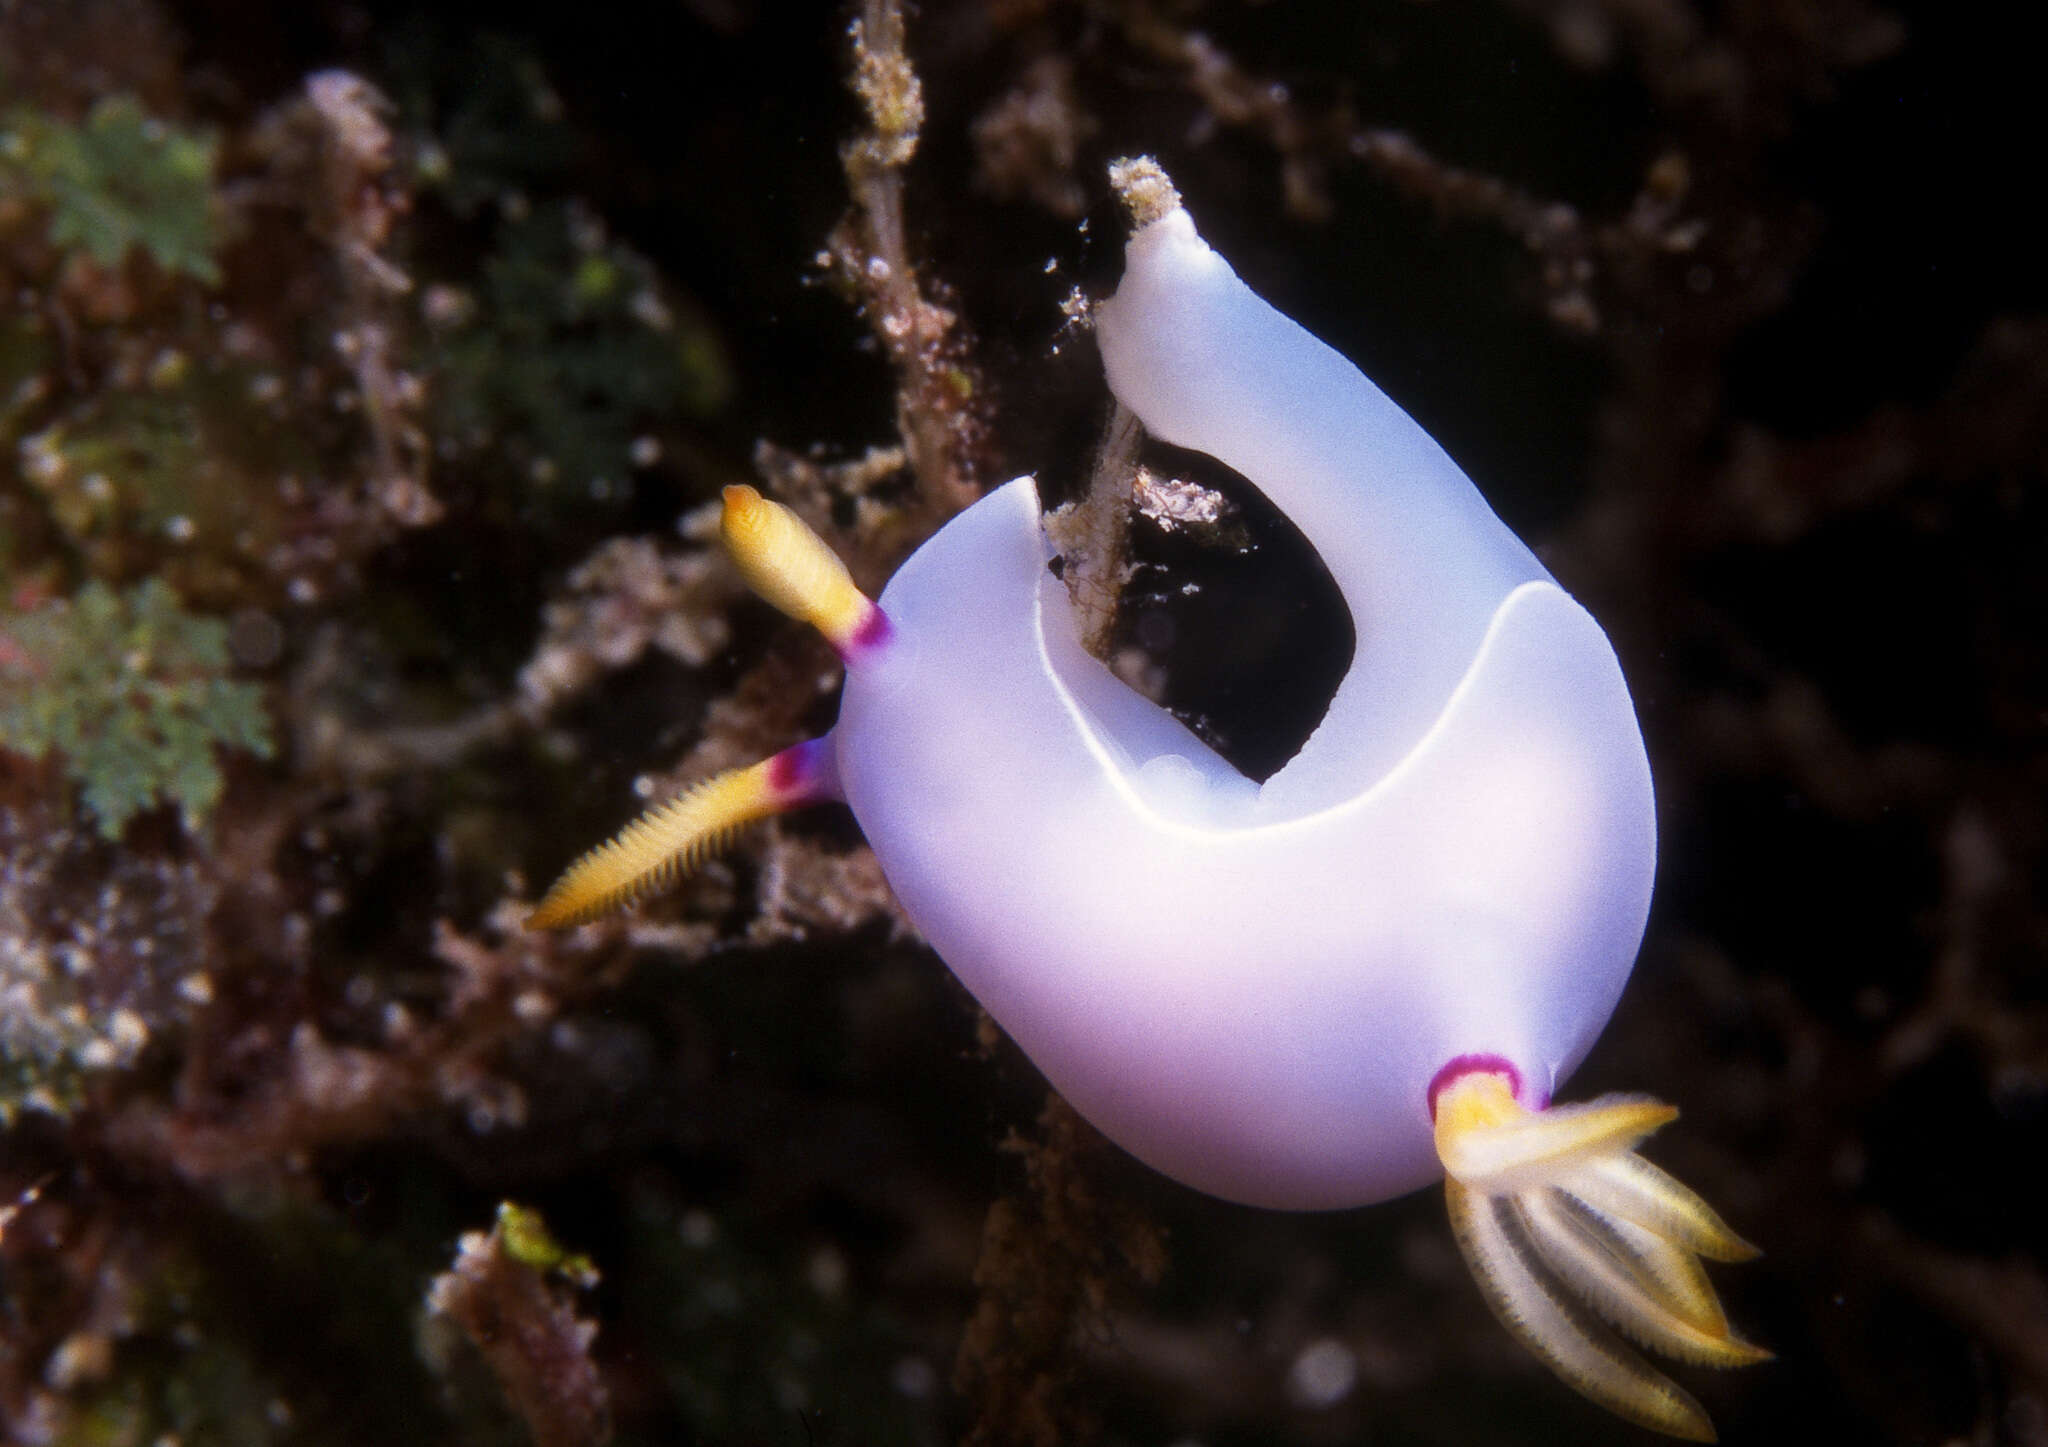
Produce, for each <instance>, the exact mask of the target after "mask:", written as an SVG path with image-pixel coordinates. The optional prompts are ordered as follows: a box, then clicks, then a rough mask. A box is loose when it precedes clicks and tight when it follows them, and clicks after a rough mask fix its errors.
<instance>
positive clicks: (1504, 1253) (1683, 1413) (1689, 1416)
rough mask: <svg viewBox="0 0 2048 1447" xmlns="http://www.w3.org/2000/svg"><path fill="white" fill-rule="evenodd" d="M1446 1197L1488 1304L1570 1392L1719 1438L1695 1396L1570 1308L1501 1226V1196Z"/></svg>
mask: <svg viewBox="0 0 2048 1447" xmlns="http://www.w3.org/2000/svg"><path fill="white" fill-rule="evenodd" d="M1444 1199H1445V1203H1446V1204H1447V1205H1448V1206H1449V1208H1450V1216H1451V1231H1452V1234H1454V1235H1455V1236H1456V1237H1457V1240H1458V1249H1459V1251H1460V1252H1462V1253H1463V1254H1464V1257H1465V1263H1466V1265H1468V1266H1469V1267H1470V1268H1471V1270H1472V1275H1473V1277H1474V1279H1475V1280H1477V1281H1478V1283H1479V1289H1480V1291H1481V1292H1482V1293H1483V1294H1484V1295H1485V1297H1486V1304H1487V1305H1488V1306H1489V1307H1491V1308H1492V1309H1493V1314H1494V1315H1495V1316H1496V1317H1498V1318H1499V1319H1500V1323H1501V1325H1502V1326H1505V1327H1506V1328H1507V1329H1508V1331H1509V1332H1510V1333H1511V1334H1512V1335H1513V1336H1514V1337H1515V1339H1516V1340H1517V1341H1519V1342H1521V1344H1522V1345H1523V1346H1525V1347H1527V1348H1528V1349H1529V1351H1530V1352H1532V1353H1533V1354H1534V1355H1535V1356H1536V1358H1537V1359H1538V1360H1539V1361H1541V1362H1542V1363H1543V1364H1544V1365H1545V1366H1547V1367H1549V1368H1550V1369H1551V1371H1553V1372H1555V1373H1556V1374H1557V1375H1558V1377H1559V1378H1560V1379H1561V1380H1562V1381H1563V1382H1564V1383H1565V1384H1566V1385H1567V1386H1569V1387H1571V1388H1573V1389H1574V1390H1576V1391H1578V1392H1581V1393H1583V1394H1584V1395H1585V1396H1587V1397H1589V1398H1591V1399H1592V1400H1593V1401H1595V1402H1598V1403H1599V1404H1600V1405H1601V1406H1603V1407H1605V1408H1606V1409H1607V1410H1608V1411H1610V1412H1613V1413H1614V1414H1615V1415H1616V1416H1619V1417H1625V1418H1627V1419H1628V1420H1629V1421H1631V1422H1635V1423H1637V1424H1638V1425H1640V1426H1644V1427H1648V1428H1650V1429H1652V1430H1653V1431H1658V1432H1665V1433H1668V1434H1670V1435H1671V1436H1673V1437H1683V1438H1685V1439H1687V1440H1688V1441H1693V1442H1712V1441H1713V1440H1715V1439H1714V1424H1713V1423H1712V1422H1711V1421H1709V1420H1708V1418H1707V1414H1706V1411H1705V1409H1703V1408H1702V1407H1701V1406H1700V1404H1699V1403H1698V1402H1696V1401H1694V1400H1693V1398H1692V1396H1691V1394H1690V1393H1688V1392H1687V1391H1686V1390H1685V1389H1684V1388H1683V1387H1680V1386H1679V1385H1678V1384H1677V1383H1676V1382H1673V1381H1672V1380H1671V1379H1670V1378H1668V1377H1666V1376H1665V1375H1664V1374H1663V1373H1661V1372H1659V1371H1657V1370H1656V1369H1655V1368H1654V1367H1652V1366H1650V1364H1649V1363H1647V1362H1645V1361H1644V1360H1643V1359H1642V1358H1641V1357H1639V1356H1637V1355H1636V1354H1635V1353H1634V1352H1632V1351H1630V1350H1629V1349H1628V1348H1627V1347H1626V1346H1624V1345H1623V1344H1622V1343H1621V1342H1619V1341H1618V1340H1616V1339H1615V1338H1614V1336H1613V1334H1612V1333H1610V1332H1607V1331H1606V1330H1604V1329H1603V1328H1601V1327H1599V1326H1598V1325H1597V1324H1595V1323H1593V1322H1589V1321H1586V1320H1585V1319H1583V1318H1582V1317H1580V1316H1579V1315H1578V1314H1576V1313H1574V1312H1572V1311H1571V1310H1570V1309H1569V1308H1568V1307H1567V1306H1566V1305H1565V1304H1564V1302H1563V1301H1562V1300H1561V1299H1560V1298H1559V1296H1558V1295H1557V1292H1556V1290H1555V1289H1554V1287H1553V1286H1552V1285H1551V1284H1550V1283H1549V1282H1546V1281H1545V1280H1543V1278H1542V1277H1541V1276H1540V1275H1539V1274H1538V1273H1537V1271H1536V1270H1535V1269H1534V1267H1533V1266H1532V1265H1531V1263H1530V1261H1529V1258H1528V1254H1527V1248H1526V1247H1525V1246H1523V1245H1521V1244H1520V1243H1518V1242H1517V1241H1516V1240H1515V1238H1514V1236H1513V1235H1511V1234H1510V1233H1509V1231H1508V1229H1507V1227H1506V1226H1505V1225H1503V1224H1502V1222H1501V1219H1500V1216H1499V1214H1498V1203H1497V1200H1496V1198H1494V1197H1491V1196H1487V1195H1484V1194H1482V1193H1481V1192H1478V1191H1475V1190H1472V1189H1470V1188H1468V1187H1465V1186H1461V1185H1459V1184H1458V1183H1457V1182H1456V1181H1455V1180H1447V1181H1445V1182H1444Z"/></svg>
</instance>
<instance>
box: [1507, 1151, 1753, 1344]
mask: <svg viewBox="0 0 2048 1447" xmlns="http://www.w3.org/2000/svg"><path fill="white" fill-rule="evenodd" d="M1516 1205H1517V1206H1518V1207H1520V1209H1521V1212H1522V1219H1523V1220H1524V1221H1525V1222H1526V1223H1527V1224H1528V1227H1529V1240H1530V1244H1531V1245H1533V1246H1534V1247H1535V1248H1536V1254H1537V1255H1538V1256H1539V1257H1540V1258H1541V1259H1542V1261H1543V1264H1544V1265H1545V1266H1548V1267H1549V1268H1550V1269H1551V1271H1552V1272H1553V1273H1554V1274H1555V1275H1556V1276H1557V1278H1558V1279H1559V1280H1560V1281H1562V1282H1563V1283H1564V1284H1565V1285H1566V1286H1568V1287H1570V1288H1571V1289H1572V1290H1573V1291H1574V1292H1576V1293H1577V1294H1578V1295H1579V1296H1580V1297H1581V1298H1583V1299H1584V1300H1585V1302H1586V1303H1587V1304H1588V1305H1589V1306H1591V1307H1592V1308H1593V1310H1594V1311H1596V1312H1598V1313H1599V1314H1600V1316H1601V1317H1602V1318H1604V1319H1605V1320H1607V1321H1610V1322H1612V1323H1613V1324H1614V1325H1615V1327H1616V1328H1618V1329H1619V1330H1620V1332H1621V1334H1622V1335H1623V1336H1626V1337H1628V1338H1629V1339H1630V1340H1631V1341H1634V1342H1636V1343H1637V1344H1638V1345H1641V1346H1644V1347H1648V1348H1649V1349H1650V1350H1651V1351H1654V1352H1658V1353H1661V1354H1662V1355H1664V1356H1667V1357H1675V1358H1677V1359H1678V1360H1679V1361H1684V1362H1693V1363H1696V1364H1698V1365H1700V1366H1709V1367H1746V1366H1754V1365H1755V1364H1756V1363H1758V1362H1761V1361H1768V1360H1769V1359H1770V1355H1771V1354H1770V1353H1769V1352H1767V1351H1765V1350H1764V1349H1763V1348H1762V1347H1758V1346H1752V1345H1751V1344H1750V1343H1748V1342H1746V1341H1744V1340H1742V1339H1741V1338H1740V1337H1737V1336H1734V1335H1732V1334H1730V1333H1729V1331H1728V1330H1727V1327H1726V1318H1725V1317H1723V1318H1722V1321H1723V1325H1722V1326H1721V1327H1720V1329H1718V1330H1707V1329H1702V1328H1701V1327H1699V1326H1697V1325H1695V1324H1694V1323H1693V1322H1692V1321H1690V1320H1688V1319H1687V1317H1686V1316H1685V1315H1684V1314H1683V1313H1681V1312H1678V1311H1674V1310H1673V1309H1672V1307H1671V1305H1670V1303H1668V1302H1666V1301H1665V1300H1664V1299H1663V1298H1662V1297H1661V1296H1660V1295H1658V1294H1657V1293H1656V1292H1655V1291H1653V1290H1651V1289H1648V1288H1647V1286H1646V1283H1645V1281H1644V1279H1643V1277H1641V1276H1639V1275H1638V1274H1637V1273H1636V1272H1635V1271H1634V1270H1632V1269H1631V1267H1630V1263H1629V1262H1628V1261H1627V1260H1626V1259H1625V1258H1624V1257H1623V1256H1622V1255H1621V1254H1620V1253H1619V1252H1618V1251H1617V1249H1616V1244H1615V1243H1614V1242H1613V1241H1612V1240H1611V1239H1610V1238H1608V1237H1606V1236H1605V1235H1604V1234H1603V1233H1602V1231H1601V1230H1600V1229H1599V1227H1598V1226H1597V1225H1595V1224H1593V1223H1592V1222H1591V1221H1589V1220H1588V1219H1587V1218H1585V1217H1583V1216H1581V1215H1579V1214H1578V1213H1577V1212H1576V1211H1575V1210H1574V1208H1573V1206H1572V1205H1571V1204H1570V1203H1569V1200H1568V1198H1566V1197H1564V1196H1563V1193H1561V1192H1558V1191H1530V1192H1527V1193H1525V1194H1523V1195H1521V1196H1518V1197H1516ZM1715 1315H1720V1313H1719V1311H1718V1309H1717V1310H1716V1312H1715Z"/></svg>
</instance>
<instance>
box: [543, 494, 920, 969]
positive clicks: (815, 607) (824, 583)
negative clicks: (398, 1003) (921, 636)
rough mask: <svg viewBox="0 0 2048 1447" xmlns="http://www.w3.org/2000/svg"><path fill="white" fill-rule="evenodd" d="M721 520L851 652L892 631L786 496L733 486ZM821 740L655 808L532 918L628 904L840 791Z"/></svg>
mask: <svg viewBox="0 0 2048 1447" xmlns="http://www.w3.org/2000/svg"><path fill="white" fill-rule="evenodd" d="M719 532H720V535H721V536H722V537H723V538H724V540H725V546H726V550H727V551H728V552H729V553H731V554H732V559H733V562H734V563H736V564H737V565H738V567H739V570H740V574H741V576H742V577H744V578H745V579H746V580H747V584H748V586H749V587H751V588H753V590H754V591H755V592H757V593H759V594H760V595H761V596H762V597H763V598H765V599H767V600H768V601H769V602H770V603H773V604H774V605H775V606H776V607H777V608H780V609H781V610H782V611H783V612H785V613H787V614H789V616H790V617H792V618H795V619H798V620H800V621H802V622H805V623H809V624H812V625H813V626H815V627H816V628H817V629H818V631H819V632H821V633H823V634H824V635H825V637H826V638H827V639H829V640H830V641H831V643H832V646H833V647H834V648H837V649H838V650H839V653H840V656H841V657H848V656H850V655H852V654H854V653H857V652H859V651H860V650H861V649H863V648H867V647H870V646H872V645H874V644H876V643H879V642H880V641H881V640H882V639H884V638H886V637H887V635H888V620H887V619H886V618H885V617H884V616H883V614H882V610H881V609H879V608H877V607H876V606H875V605H874V604H873V603H871V602H869V601H868V599H867V597H866V596H865V595H864V594H862V592H861V591H860V589H858V588H856V587H855V586H854V585H853V578H852V576H851V575H850V574H848V573H847V571H846V565H845V564H844V563H842V562H840V561H839V558H838V556H837V555H836V554H834V553H833V551H832V549H831V548H830V547H828V546H826V544H825V540H824V539H822V538H820V537H819V536H818V535H817V534H816V533H814V532H812V531H811V530H810V529H809V528H808V527H806V526H805V525H804V523H803V520H802V519H801V518H799V517H798V516H797V515H796V514H795V513H793V512H791V511H790V510H789V509H788V508H786V507H784V506H782V504H780V503H776V502H770V501H769V500H768V499H766V498H764V497H762V496H761V494H760V493H758V492H756V491H754V489H753V488H751V487H746V486H734V487H728V488H727V489H726V490H725V512H724V515H723V516H722V517H721V518H720V520H719ZM819 744H820V741H819V740H815V739H814V740H812V741H811V742H809V743H804V744H798V745H796V746H795V747H794V748H789V749H784V750H783V751H782V752H781V753H779V754H777V755H776V756H775V757H774V758H772V759H765V760H763V761H762V762H760V763H758V764H753V765H750V766H748V767H747V768H744V769H729V770H727V771H726V772H725V773H722V774H717V775H714V776H712V777H711V778H709V779H706V780H704V781H703V782H702V783H700V784H695V785H693V786H691V787H690V788H688V789H686V790H684V791H683V792H682V793H680V794H678V795H677V796H676V797H675V798H673V799H670V800H669V801H668V802H667V803H665V804H658V805H656V806H655V807H654V808H652V809H649V810H648V811H647V812H646V813H644V814H642V815H641V816H640V817H639V818H638V819H635V820H634V821H633V822H632V823H631V824H628V825H627V826H626V827H625V828H624V829H623V830H621V831H620V832H619V834H618V835H617V837H615V838H613V839H612V840H611V841H610V842H609V843H605V844H601V845H599V846H598V847H597V848H595V849H593V850H591V851H590V852H589V853H588V854H585V855H584V856H583V857H582V858H581V859H578V860H577V861H576V862H575V863H574V864H572V865H570V866H569V867H568V869H566V870H564V871H563V873H562V877H561V878H560V879H558V880H556V881H555V883H554V886H553V887H552V888H551V889H549V890H548V892H547V895H546V897H545V898H543V899H542V900H541V902H540V904H539V906H538V907H536V908H535V910H534V911H533V913H532V914H530V915H528V916H527V918H526V927H527V928H528V929H560V928H562V927H563V926H565V925H573V924H586V923H588V922H589V921H591V920H593V919H596V918H598V917H599V916H601V915H606V914H610V913H611V912H612V911H614V910H618V909H624V908H625V907H626V906H627V905H629V904H632V903H633V902H634V901H635V900H637V899H639V898H641V897H642V896H643V895H646V894H649V893H652V892H653V891H654V890H657V889H660V888H662V887H663V886H665V885H667V884H669V883H670V882H672V881H673V880H674V879H676V878H677V877H678V876H680V875H682V874H686V873H688V872H689V871H690V870H692V869H695V868H696V867H697V866H698V865H699V864H701V863H703V862H704V860H705V859H707V858H709V857H710V856H711V855H712V854H714V853H716V852H717V851H718V850H719V849H721V848H723V847H724V846H725V845H726V844H727V843H729V842H730V841H731V839H732V837H733V835H734V834H736V833H738V832H739V830H740V829H741V828H742V827H743V826H745V825H747V824H751V823H753V822H754V821H755V820H757V819H765V818H767V817H768V816H769V815H771V814H780V813H782V812H783V811H785V810H788V809H793V808H795V807H797V806H798V805H800V804H808V803H813V802H815V801H817V800H820V799H829V798H836V797H838V789H837V785H836V784H835V783H834V781H833V778H832V765H831V758H830V755H829V752H828V751H827V750H825V749H823V748H821V747H820V746H819Z"/></svg>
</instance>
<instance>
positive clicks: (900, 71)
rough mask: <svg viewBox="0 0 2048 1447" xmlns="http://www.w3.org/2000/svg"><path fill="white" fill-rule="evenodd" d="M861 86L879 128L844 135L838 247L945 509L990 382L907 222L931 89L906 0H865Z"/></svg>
mask: <svg viewBox="0 0 2048 1447" xmlns="http://www.w3.org/2000/svg"><path fill="white" fill-rule="evenodd" d="M849 34H850V35H851V37H852V41H853V58H854V73H853V88H854V91H855V93H856V94H858V95H859V96H860V98H861V103H862V104H863V105H864V106H865V107H866V109H867V114H868V124H869V127H870V129H869V130H868V131H867V133H866V134H864V135H861V136H859V137H857V138H856V139H855V140H853V141H852V142H851V143H849V144H848V145H847V147H846V150H845V152H844V155H843V160H844V161H845V164H846V181H847V185H848V187H849V189H850V190H851V191H852V193H853V202H854V211H853V213H852V214H851V215H849V216H848V217H847V218H846V220H845V221H843V222H842V223H840V225H839V227H838V228H837V229H836V230H834V232H833V233H832V237H831V250H830V252H829V255H830V257H831V260H832V262H833V264H834V265H835V266H836V267H837V268H838V270H839V272H840V274H841V275H842V276H843V277H844V278H845V279H846V280H847V281H848V282H849V283H850V284H851V285H852V286H853V288H854V290H855V292H856V293H857V294H858V295H859V297H860V299H861V305H862V310H863V311H864V312H865V314H866V316H867V318H868V322H869V324H870V325H871V326H873V327H874V329H875V335H876V337H877V338H878V339H879V340H880V341H881V343H882V347H883V349H884V350H885V351H886V352H887V353H888V356H889V361H890V363H891V365H892V366H894V368H895V370H896V425H897V428H898V430H899V431H900V432H901V433H902V435H903V445H904V448H905V450H906V451H907V452H908V454H909V456H910V466H911V470H912V472H913V473H915V475H916V477H917V485H918V489H919V491H920V493H921V494H922V495H923V498H924V502H925V505H926V506H927V508H929V509H930V510H931V511H932V512H933V513H935V514H936V515H937V516H939V517H944V516H946V515H948V514H950V513H953V512H957V511H958V510H959V509H961V508H963V507H965V506H966V505H967V504H968V503H970V502H972V501H973V500H974V498H975V495H976V492H977V488H976V481H975V469H974V461H973V454H974V451H975V448H976V446H977V445H978V443H979V441H980V437H981V431H982V428H981V422H980V417H979V414H978V411H977V408H978V406H979V401H980V397H981V392H982V388H981V382H980V378H979V377H978V376H977V375H976V373H975V371H974V369H973V367H972V365H971V364H970V363H969V361H968V357H967V348H966V345H965V339H964V338H963V337H962V335H961V332H960V319H959V317H958V316H956V315H955V314H954V313H953V312H952V311H951V310H949V309H947V308H946V307H943V306H940V305H939V304H938V303H937V302H935V301H933V300H932V299H931V297H929V296H928V295H926V292H925V288H924V287H923V286H922V285H921V284H920V282H919V280H918V274H917V268H916V266H915V265H914V263H913V262H912V260H911V256H910V248H909V245H908V242H907V241H906V239H905V233H904V226H903V168H904V167H905V166H907V165H909V164H910V159H911V157H912V156H914V155H916V154H917V138H918V128H919V127H920V126H922V125H923V124H924V95H923V91H922V90H921V89H920V87H919V85H918V80H917V72H916V71H915V70H914V69H912V67H911V64H910V57H909V55H908V54H907V53H906V52H905V51H904V48H903V9H902V6H901V4H900V3H899V0H867V3H866V5H865V6H864V7H863V9H862V13H861V15H860V17H859V18H858V19H856V20H855V21H854V22H853V25H852V27H851V29H850V31H849Z"/></svg>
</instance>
